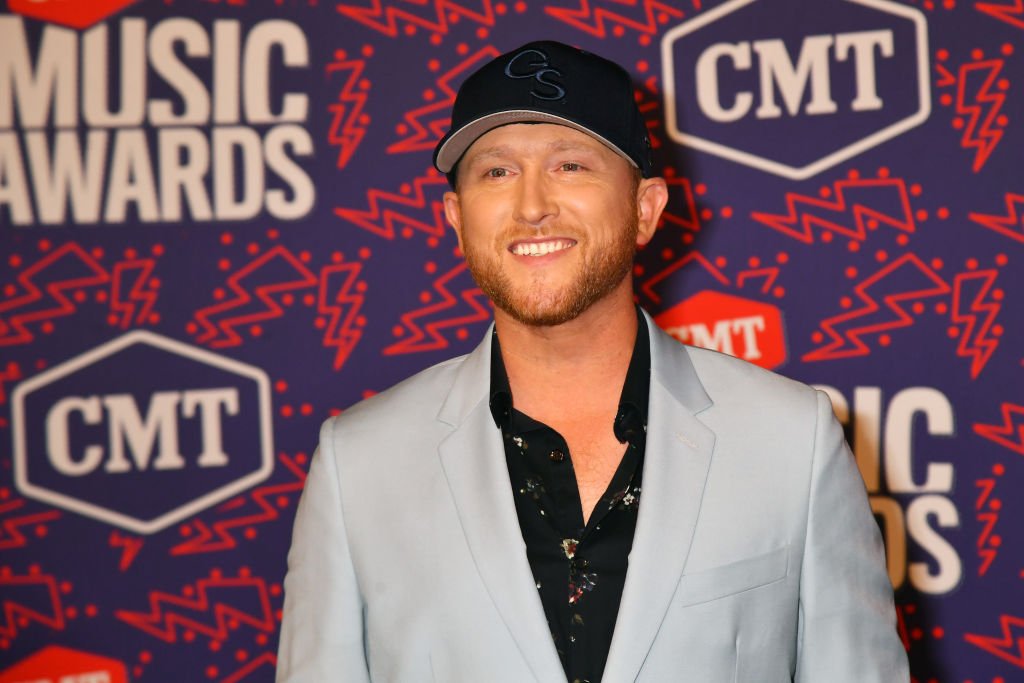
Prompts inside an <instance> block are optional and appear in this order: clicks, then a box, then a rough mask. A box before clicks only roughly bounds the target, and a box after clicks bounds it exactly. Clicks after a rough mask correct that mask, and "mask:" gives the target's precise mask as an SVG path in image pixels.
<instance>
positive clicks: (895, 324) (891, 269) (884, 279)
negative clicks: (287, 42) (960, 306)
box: [803, 254, 949, 361]
mask: <svg viewBox="0 0 1024 683" xmlns="http://www.w3.org/2000/svg"><path fill="white" fill-rule="evenodd" d="M894 274H896V275H895V277H893V278H891V279H890V276H892V275H894ZM910 280H917V281H918V283H919V284H918V285H917V287H916V288H911V289H907V288H906V283H907V282H908V281H910ZM894 282H898V283H899V285H894V284H893V283H894ZM886 287H896V290H895V291H888V292H886V291H882V292H879V291H877V290H885V288H886ZM854 292H855V293H856V295H857V298H858V299H859V300H860V301H862V302H863V304H864V305H863V306H861V307H860V308H857V309H854V310H852V311H850V312H848V313H843V314H841V315H837V316H835V317H832V318H829V319H827V320H825V321H823V322H822V323H821V328H822V329H823V330H824V331H825V333H826V334H827V335H828V338H829V341H828V342H827V343H826V344H825V345H824V346H821V347H819V348H817V349H815V350H813V351H810V352H808V353H806V354H804V356H803V360H805V361H816V360H833V359H836V358H850V357H852V356H863V355H867V354H868V353H870V349H869V348H868V346H867V345H866V344H865V343H864V342H863V341H862V340H861V337H863V336H865V335H868V334H878V333H881V332H885V331H888V330H894V329H898V328H901V327H907V326H909V325H911V324H912V323H913V322H914V319H913V318H912V317H911V316H910V315H909V314H907V312H906V311H905V310H904V309H903V307H902V306H901V304H902V303H904V302H911V301H917V300H919V299H924V298H927V297H932V296H938V295H940V294H947V293H948V292H949V285H947V284H946V283H945V282H944V281H943V280H942V279H941V278H940V277H939V276H938V275H937V274H936V273H935V271H933V270H932V269H931V268H929V267H928V266H926V265H925V264H924V263H923V262H922V261H921V260H920V259H919V258H918V257H917V256H915V255H914V254H905V255H903V256H901V257H900V258H898V259H896V260H894V261H893V262H892V263H889V264H888V265H886V266H885V267H884V268H882V269H881V270H879V271H878V272H877V273H875V274H874V275H872V276H871V277H869V278H868V279H866V280H864V281H863V282H861V283H860V284H858V285H857V286H856V287H855V288H854ZM879 299H881V301H882V303H883V304H884V308H883V306H880V305H879V303H878V300H879ZM842 328H846V329H845V331H843V329H842Z"/></svg>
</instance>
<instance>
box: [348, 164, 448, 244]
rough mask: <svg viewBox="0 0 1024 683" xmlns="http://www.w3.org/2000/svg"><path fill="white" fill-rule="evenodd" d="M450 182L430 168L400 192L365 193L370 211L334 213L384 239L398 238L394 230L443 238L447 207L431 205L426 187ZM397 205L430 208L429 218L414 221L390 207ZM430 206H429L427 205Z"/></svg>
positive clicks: (436, 204) (353, 210)
mask: <svg viewBox="0 0 1024 683" xmlns="http://www.w3.org/2000/svg"><path fill="white" fill-rule="evenodd" d="M447 184H448V181H447V180H445V178H444V176H442V175H440V174H439V173H438V172H437V171H435V170H434V169H430V170H428V171H427V172H426V174H425V175H423V176H420V177H418V178H416V179H414V180H413V181H412V185H409V184H408V183H406V184H405V185H403V186H402V188H401V190H400V192H398V193H394V192H385V191H383V190H378V189H376V188H373V189H370V190H369V191H368V192H367V193H366V199H367V203H368V204H369V205H370V208H369V209H367V210H358V209H345V208H341V207H338V208H335V209H334V213H335V215H337V216H338V218H341V219H343V220H346V221H349V222H350V223H353V224H355V225H358V226H359V227H360V228H363V229H364V230H369V231H370V232H372V233H374V234H376V235H380V236H381V237H384V238H385V239H389V240H390V239H394V238H395V227H396V226H399V227H401V228H404V229H405V230H403V234H409V233H407V232H405V231H412V230H419V231H421V232H425V233H427V234H428V235H432V236H434V237H442V236H444V230H445V222H444V204H442V203H441V201H439V200H436V199H435V200H430V201H429V202H428V200H427V196H426V192H425V191H424V188H425V187H429V188H434V187H442V186H447ZM388 204H396V205H398V206H401V207H407V208H410V209H427V208H429V211H430V215H429V217H427V218H426V220H423V219H420V218H415V217H413V216H410V215H408V214H406V213H401V212H399V211H396V210H395V209H392V208H391V207H389V206H387V205H388ZM428 204H429V206H428Z"/></svg>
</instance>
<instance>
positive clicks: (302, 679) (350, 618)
mask: <svg viewBox="0 0 1024 683" xmlns="http://www.w3.org/2000/svg"><path fill="white" fill-rule="evenodd" d="M333 424H334V421H333V420H328V421H327V422H326V423H324V426H323V428H322V429H321V431H320V447H319V448H318V449H317V451H316V453H314V455H313V460H312V463H311V464H310V468H309V475H308V476H307V478H306V486H305V490H304V491H303V492H302V497H301V499H300V501H299V506H298V511H297V512H296V516H295V528H294V531H293V534H292V546H291V550H290V551H289V553H288V574H287V575H286V576H285V580H284V591H285V596H284V614H283V617H282V622H281V641H280V647H279V651H278V664H277V683H329V682H337V683H359V682H368V681H369V680H370V676H369V674H368V672H367V664H366V649H365V647H364V624H363V601H362V598H361V596H360V592H359V586H358V583H357V581H356V575H355V569H354V568H353V565H352V558H351V555H350V553H349V546H348V540H347V538H346V531H345V522H344V518H343V515H342V501H341V488H340V485H339V481H338V468H337V462H336V459H335V452H334V435H333V429H332V425H333Z"/></svg>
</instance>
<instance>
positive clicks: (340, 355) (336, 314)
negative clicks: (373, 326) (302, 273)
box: [317, 263, 364, 370]
mask: <svg viewBox="0 0 1024 683" xmlns="http://www.w3.org/2000/svg"><path fill="white" fill-rule="evenodd" d="M360 270H362V265H361V264H359V263H338V264H334V265H330V266H325V267H324V269H323V270H321V271H320V291H319V294H318V296H317V310H318V311H319V312H320V313H322V314H324V315H326V316H328V317H327V323H326V325H325V327H326V329H325V330H324V346H333V347H335V349H336V351H335V354H334V369H335V370H340V369H341V367H342V366H343V365H344V364H345V361H346V360H348V357H349V354H351V353H352V349H354V348H355V347H356V344H358V343H359V340H360V339H361V338H362V336H363V331H362V329H360V327H359V324H358V323H359V311H360V309H362V307H363V299H364V297H363V295H362V294H355V293H354V292H353V291H352V290H353V289H355V288H356V280H357V278H358V277H359V272H360ZM339 280H340V282H339Z"/></svg>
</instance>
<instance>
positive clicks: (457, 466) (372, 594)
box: [277, 318, 909, 683]
mask: <svg viewBox="0 0 1024 683" xmlns="http://www.w3.org/2000/svg"><path fill="white" fill-rule="evenodd" d="M647 320H648V326H649V328H650V329H651V335H650V337H651V384H650V403H649V415H648V436H647V447H646V455H645V459H644V476H643V481H644V485H643V494H642V497H641V504H640V512H639V518H638V520H637V527H636V536H635V538H634V542H633V549H632V552H631V553H630V556H629V570H628V573H627V576H626V583H625V589H624V591H623V594H622V602H621V605H620V608H619V615H618V621H617V622H616V625H615V633H614V637H613V640H612V645H611V650H610V652H609V655H608V662H607V666H606V669H605V675H604V679H603V680H604V681H605V683H620V682H624V681H644V682H651V683H662V682H668V681H693V682H695V683H720V682H721V683H729V682H733V683H739V682H750V683H754V682H756V683H774V682H776V681H798V682H804V683H807V682H815V683H883V682H884V683H905V682H906V681H908V680H909V674H908V671H907V662H906V656H905V652H904V650H903V647H902V644H901V642H900V640H899V638H898V636H897V633H896V629H895V623H894V622H895V613H894V610H893V602H892V590H891V587H890V584H889V581H888V578H887V575H886V572H885V566H884V557H883V550H882V545H881V540H880V534H879V531H878V528H877V526H876V524H875V522H874V519H873V517H872V515H871V512H870V509H869V507H868V502H867V498H866V495H865V491H864V486H863V483H862V481H861V479H860V475H859V473H858V471H857V468H856V464H855V462H854V459H853V456H852V455H851V454H850V451H849V449H848V448H847V446H846V443H845V441H844V440H843V434H842V431H841V429H840V427H839V425H838V423H837V422H836V421H835V419H834V417H833V415H832V410H831V405H830V403H829V401H828V399H827V398H826V397H825V395H824V394H822V393H820V392H815V391H813V390H811V389H810V388H808V387H806V386H804V385H802V384H799V383H797V382H793V381H790V380H787V379H784V378H782V377H780V376H778V375H774V374H772V373H769V372H766V371H764V370H761V369H759V368H757V367H755V366H752V365H750V364H747V363H744V362H742V361H738V360H736V359H733V358H730V357H727V356H724V355H721V354H717V353H714V352H711V351H705V350H702V349H695V348H691V347H685V346H683V345H681V344H679V343H677V342H676V341H675V340H673V339H672V338H670V337H668V336H667V335H665V334H664V333H663V332H661V331H660V330H658V328H657V327H656V326H655V325H654V324H653V323H652V322H651V321H650V319H649V318H648V319H647ZM490 351H491V350H490V334H488V335H487V336H486V337H485V340H484V342H483V343H482V344H481V345H480V346H479V347H477V349H476V350H475V351H473V352H472V353H470V354H469V355H467V356H463V357H460V358H456V359H453V360H450V361H448V362H445V363H442V364H440V365H437V366H435V367H433V368H430V369H429V370H426V371H424V372H422V373H420V374H418V375H416V376H415V377H413V378H411V379H409V380H406V381H405V382H402V383H401V384H399V385H397V386H396V387H394V388H392V389H390V390H388V391H386V392H383V393H382V394H379V395H378V396H376V397H374V398H372V399H370V400H368V401H365V402H363V403H361V404H359V405H357V406H355V407H353V408H351V409H350V410H348V411H346V412H345V413H344V414H343V415H341V416H339V417H336V418H333V419H331V420H328V421H327V423H326V424H325V425H324V427H323V430H322V432H321V440H320V448H319V451H318V452H317V454H316V455H315V456H314V458H313V462H312V464H311V467H310V472H309V478H308V479H307V482H306V489H305V491H304V493H303V496H302V500H301V502H300V504H299V509H298V513H297V517H296V520H295V532H294V538H293V542H292V548H291V552H290V553H289V556H288V565H289V570H288V575H287V578H286V579H285V604H284V617H283V624H282V629H281V646H280V657H279V662H278V679H277V680H278V681H279V682H282V683H284V682H287V683H300V682H302V683H307V682H308V683H329V682H331V681H341V682H344V683H351V682H355V681H376V682H384V681H387V682H392V681H393V682H396V683H417V682H419V681H444V682H445V683H456V682H462V681H466V682H474V683H476V682H482V681H487V682H488V683H495V682H508V683H525V682H528V681H539V682H542V683H548V682H562V683H564V681H565V675H564V673H563V671H562V667H561V664H560V663H559V659H558V655H557V654H556V652H555V648H554V645H553V642H552V639H551V635H550V631H549V629H548V626H547V623H546V621H545V617H544V612H543V610H542V608H541V603H540V600H539V597H538V595H537V589H536V587H535V585H534V581H533V576H532V574H531V571H530V565H529V562H528V561H527V558H526V552H525V548H524V544H523V539H522V535H521V533H520V530H519V523H518V519H517V517H516V510H515V505H514V502H513V499H512V491H511V485H510V483H509V478H508V471H507V469H506V466H505V452H504V449H503V447H502V442H501V436H500V432H499V430H498V429H497V428H496V427H495V425H494V421H493V419H492V418H491V414H490V411H489V409H488V398H489V394H488V389H489V384H490V382H489V380H490Z"/></svg>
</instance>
